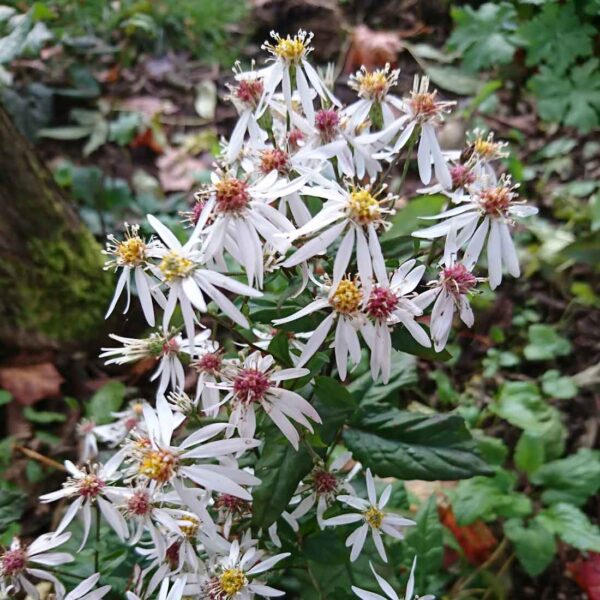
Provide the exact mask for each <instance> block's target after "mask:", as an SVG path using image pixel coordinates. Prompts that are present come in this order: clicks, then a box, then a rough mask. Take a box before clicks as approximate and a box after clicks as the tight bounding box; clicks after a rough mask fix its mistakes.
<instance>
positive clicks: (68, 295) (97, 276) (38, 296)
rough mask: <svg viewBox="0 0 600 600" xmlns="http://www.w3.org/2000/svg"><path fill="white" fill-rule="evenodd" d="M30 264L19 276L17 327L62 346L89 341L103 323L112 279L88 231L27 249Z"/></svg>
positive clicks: (68, 233)
mask: <svg viewBox="0 0 600 600" xmlns="http://www.w3.org/2000/svg"><path fill="white" fill-rule="evenodd" d="M27 248H28V251H29V258H30V260H29V261H28V262H29V264H28V265H27V266H26V267H23V266H20V269H21V270H23V271H24V272H22V273H15V278H14V282H15V284H13V285H15V289H14V290H13V291H14V292H15V300H17V302H19V305H18V307H17V308H16V321H17V324H18V325H19V326H20V327H21V328H22V329H24V330H26V331H31V332H36V333H41V334H43V335H44V336H46V337H48V338H51V339H54V340H57V341H74V340H76V339H89V338H90V337H92V336H93V335H94V332H95V331H96V330H97V329H98V327H99V326H100V325H101V324H102V323H103V321H104V311H105V310H106V308H107V303H108V302H109V299H110V295H111V291H112V277H111V275H110V274H109V273H106V272H105V271H103V270H102V265H103V257H102V254H101V252H100V246H99V245H98V243H97V242H96V240H95V239H94V238H93V236H92V235H91V233H89V232H88V231H87V230H85V229H84V228H80V229H78V230H76V231H73V230H70V231H65V232H63V234H59V235H55V236H54V237H52V238H51V239H50V240H47V239H46V240H42V239H33V240H30V241H29V243H28V245H27Z"/></svg>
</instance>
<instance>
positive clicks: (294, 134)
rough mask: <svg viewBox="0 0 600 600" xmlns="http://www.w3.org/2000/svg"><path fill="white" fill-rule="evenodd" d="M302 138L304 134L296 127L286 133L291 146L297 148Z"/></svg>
mask: <svg viewBox="0 0 600 600" xmlns="http://www.w3.org/2000/svg"><path fill="white" fill-rule="evenodd" d="M303 139H304V134H303V133H302V131H300V129H298V128H297V127H295V128H294V129H292V130H291V131H290V133H289V135H288V142H289V144H290V146H291V147H292V148H297V147H298V146H299V145H300V142H301V141H302V140H303Z"/></svg>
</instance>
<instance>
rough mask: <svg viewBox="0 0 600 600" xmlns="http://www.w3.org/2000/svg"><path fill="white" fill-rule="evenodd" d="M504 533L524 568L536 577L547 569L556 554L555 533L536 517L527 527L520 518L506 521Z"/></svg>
mask: <svg viewBox="0 0 600 600" xmlns="http://www.w3.org/2000/svg"><path fill="white" fill-rule="evenodd" d="M504 533H505V534H506V537H507V538H508V539H509V540H510V541H511V542H512V544H513V547H514V549H515V554H516V556H517V559H518V560H519V562H520V563H521V565H522V566H523V568H524V569H525V570H526V571H527V573H529V575H531V577H536V576H537V575H539V574H540V573H542V572H543V571H545V570H546V567H547V566H548V565H549V564H550V563H551V562H552V559H553V558H554V555H555V554H556V542H555V541H554V535H553V534H552V533H551V532H550V531H548V530H547V529H546V528H545V527H544V526H543V525H541V524H540V523H539V522H538V521H536V520H535V519H534V520H532V521H531V523H530V525H529V527H525V525H523V522H522V521H521V520H520V519H510V520H509V521H506V522H505V523H504Z"/></svg>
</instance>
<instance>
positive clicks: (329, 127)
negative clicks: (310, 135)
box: [315, 108, 340, 140]
mask: <svg viewBox="0 0 600 600" xmlns="http://www.w3.org/2000/svg"><path fill="white" fill-rule="evenodd" d="M339 124H340V117H339V115H338V114H337V112H336V111H335V110H334V109H332V108H325V109H323V110H319V111H317V112H316V114H315V127H316V128H317V130H318V131H319V133H320V134H321V137H322V138H323V139H325V140H330V139H332V138H333V137H334V135H335V133H336V131H337V128H338V125H339Z"/></svg>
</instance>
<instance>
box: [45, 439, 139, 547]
mask: <svg viewBox="0 0 600 600" xmlns="http://www.w3.org/2000/svg"><path fill="white" fill-rule="evenodd" d="M122 461H123V453H122V452H121V451H119V452H117V453H115V454H114V455H113V456H112V457H111V458H110V459H109V460H108V461H107V462H106V463H105V464H104V465H101V464H93V465H90V466H85V467H82V468H79V467H76V466H75V465H74V464H73V463H72V462H71V461H70V460H67V461H65V467H66V468H67V471H68V472H69V474H70V475H71V477H69V479H67V481H65V483H63V487H62V489H61V490H57V491H56V492H50V493H49V494H44V495H43V496H40V501H41V502H55V501H56V500H60V499H62V498H70V499H73V501H72V503H71V505H70V506H69V508H68V509H67V510H66V512H65V514H64V516H63V518H62V519H61V521H60V523H59V524H58V527H57V528H56V532H55V534H56V535H58V534H60V533H62V532H63V531H64V530H65V529H66V528H67V527H68V525H69V523H71V521H72V520H73V519H74V518H75V516H76V515H77V514H78V513H79V512H81V514H82V517H83V539H82V541H81V547H80V548H83V547H84V546H85V543H86V541H87V538H88V535H89V533H90V527H91V525H92V513H93V510H92V509H93V508H94V507H96V506H97V507H98V508H99V509H100V513H101V514H102V516H103V517H104V518H105V519H106V522H107V523H108V524H109V525H110V526H111V528H112V529H113V530H114V531H115V533H116V534H117V535H118V536H119V538H120V539H121V540H125V539H126V538H127V536H128V535H129V532H128V529H127V523H126V522H125V519H123V516H122V515H121V513H120V512H119V511H118V510H117V508H116V507H115V505H114V504H113V495H112V492H113V491H115V490H117V489H118V488H116V487H115V486H113V485H111V484H112V483H114V482H115V481H116V480H117V479H119V476H120V473H119V472H118V471H117V469H118V468H119V465H120V464H121V462H122Z"/></svg>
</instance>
